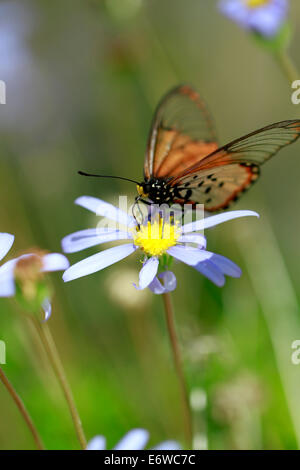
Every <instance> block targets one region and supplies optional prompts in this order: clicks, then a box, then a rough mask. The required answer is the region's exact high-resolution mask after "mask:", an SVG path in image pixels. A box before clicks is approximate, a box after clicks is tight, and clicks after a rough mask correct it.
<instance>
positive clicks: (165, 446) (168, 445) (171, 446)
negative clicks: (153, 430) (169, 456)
mask: <svg viewBox="0 0 300 470" xmlns="http://www.w3.org/2000/svg"><path fill="white" fill-rule="evenodd" d="M153 450H181V447H180V445H179V444H178V442H176V441H164V442H161V443H160V444H158V445H157V446H155V447H153Z"/></svg>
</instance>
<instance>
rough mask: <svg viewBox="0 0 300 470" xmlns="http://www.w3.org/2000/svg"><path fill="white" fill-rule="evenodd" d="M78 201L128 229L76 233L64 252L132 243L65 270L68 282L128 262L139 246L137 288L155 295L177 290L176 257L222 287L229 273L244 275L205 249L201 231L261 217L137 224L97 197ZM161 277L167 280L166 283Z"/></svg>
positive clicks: (235, 214)
mask: <svg viewBox="0 0 300 470" xmlns="http://www.w3.org/2000/svg"><path fill="white" fill-rule="evenodd" d="M75 203H76V204H78V205H80V206H82V207H85V208H86V209H88V210H90V211H92V212H95V213H96V214H97V215H101V216H104V217H107V218H110V219H113V220H114V221H115V222H117V224H118V225H120V224H123V225H125V226H127V229H126V230H119V229H115V230H111V229H106V228H100V227H99V228H94V229H87V230H81V231H79V232H76V233H73V234H71V235H68V236H66V237H65V238H64V239H63V240H62V248H63V251H64V252H65V253H74V252H76V251H81V250H84V249H86V248H89V247H92V246H95V245H98V244H102V243H107V242H111V241H118V240H129V241H130V243H126V244H123V245H119V246H116V247H113V248H109V249H107V250H105V251H102V252H100V253H97V254H95V255H92V256H90V257H88V258H86V259H84V260H82V261H79V262H78V263H76V264H74V265H73V266H71V267H70V268H69V269H67V270H66V271H65V273H64V274H63V280H64V281H65V282H69V281H72V280H74V279H78V278H80V277H83V276H87V275H89V274H93V273H95V272H97V271H100V270H102V269H104V268H106V267H108V266H111V265H112V264H114V263H117V262H118V261H121V260H122V259H124V258H127V257H128V256H129V255H131V254H132V253H134V252H135V251H136V250H137V249H138V248H139V249H141V250H142V252H143V253H144V255H145V256H144V259H143V267H142V269H141V270H140V273H139V287H137V289H145V288H146V287H149V288H150V290H152V292H153V293H155V294H163V293H165V292H171V291H173V290H174V289H175V288H176V277H175V275H174V274H173V273H172V272H170V271H169V265H170V262H171V261H172V258H175V259H176V260H177V261H181V262H183V263H185V264H187V265H189V266H192V267H194V268H195V269H196V270H197V271H199V272H200V273H201V274H203V275H204V276H205V277H207V278H208V279H209V280H210V281H212V282H213V283H214V284H216V285H217V286H219V287H221V286H223V285H224V283H225V275H227V276H231V277H240V275H241V270H240V268H239V267H238V266H237V265H236V264H235V263H233V262H232V261H230V260H229V259H227V258H225V257H224V256H221V255H218V254H215V253H211V252H209V251H206V239H205V237H204V236H203V235H201V234H200V233H196V232H199V231H200V230H204V229H206V228H210V227H214V226H215V225H218V224H221V223H223V222H226V221H228V220H232V219H235V218H239V217H246V216H258V215H257V214H256V213H255V212H252V211H231V212H227V213H223V214H219V215H214V216H212V217H208V218H206V219H201V220H197V221H195V222H191V223H188V224H185V225H183V226H182V227H180V225H179V222H178V223H177V222H176V221H174V220H173V221H172V219H170V218H169V217H165V215H163V216H162V215H161V212H160V211H157V212H156V213H154V215H151V220H149V219H148V217H146V218H145V220H144V221H143V223H142V224H138V223H137V221H136V220H135V219H134V218H133V217H132V216H129V215H128V214H127V213H126V212H124V211H122V210H120V209H118V208H117V207H115V206H112V205H111V204H108V203H107V202H104V201H101V200H100V199H97V198H94V197H90V196H82V197H80V198H78V199H76V201H75ZM191 245H193V246H191ZM159 268H161V269H162V271H163V272H161V273H159V274H158V270H159ZM159 279H162V280H163V284H162V283H161V282H160V280H159Z"/></svg>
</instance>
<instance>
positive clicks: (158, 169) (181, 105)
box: [144, 85, 218, 179]
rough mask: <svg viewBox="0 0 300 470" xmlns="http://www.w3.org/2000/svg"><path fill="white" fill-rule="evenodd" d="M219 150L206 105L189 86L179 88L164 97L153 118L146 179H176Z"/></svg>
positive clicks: (146, 161) (145, 173)
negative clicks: (175, 177)
mask: <svg viewBox="0 0 300 470" xmlns="http://www.w3.org/2000/svg"><path fill="white" fill-rule="evenodd" d="M217 148H218V145H217V142H216V135H215V131H214V126H213V122H212V120H211V118H210V116H209V113H208V111H207V109H206V106H205V104H204V103H203V101H202V100H201V99H200V97H199V95H198V93H197V92H196V91H194V90H193V89H192V88H191V87H190V86H188V85H180V86H178V87H176V88H174V89H172V90H171V91H170V92H169V93H167V94H166V95H165V97H164V98H163V99H162V101H161V102H160V103H159V105H158V107H157V110H156V112H155V114H154V118H153V121H152V126H151V130H150V134H149V139H148V145H147V152H146V158H145V164H144V176H145V178H146V179H150V178H151V177H155V178H168V177H170V176H172V177H174V176H177V175H179V174H181V173H182V172H183V171H184V170H186V169H187V168H188V167H190V166H191V165H193V164H195V163H196V162H197V163H199V161H200V160H201V159H202V158H204V157H206V156H207V155H209V154H211V153H212V152H213V151H214V150H216V149H217Z"/></svg>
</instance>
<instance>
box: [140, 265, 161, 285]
mask: <svg viewBox="0 0 300 470" xmlns="http://www.w3.org/2000/svg"><path fill="white" fill-rule="evenodd" d="M158 265H159V261H158V259H157V258H154V257H153V258H149V259H148V260H147V261H146V263H145V264H144V266H143V267H142V269H141V270H140V274H139V289H145V288H146V287H148V286H149V284H151V282H152V281H153V279H154V278H155V276H156V273H157V270H158Z"/></svg>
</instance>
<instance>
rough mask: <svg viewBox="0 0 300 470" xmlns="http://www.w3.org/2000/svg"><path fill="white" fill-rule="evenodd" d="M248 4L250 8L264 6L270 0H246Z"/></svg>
mask: <svg viewBox="0 0 300 470" xmlns="http://www.w3.org/2000/svg"><path fill="white" fill-rule="evenodd" d="M245 1H246V5H247V6H248V7H250V8H257V7H262V6H263V5H267V4H268V3H270V0H245Z"/></svg>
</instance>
